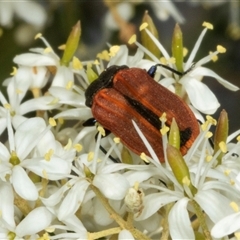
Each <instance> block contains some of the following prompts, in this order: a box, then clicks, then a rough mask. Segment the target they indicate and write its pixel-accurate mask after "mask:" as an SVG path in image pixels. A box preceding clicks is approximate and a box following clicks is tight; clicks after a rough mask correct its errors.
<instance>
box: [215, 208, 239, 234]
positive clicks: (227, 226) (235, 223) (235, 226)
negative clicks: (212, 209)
mask: <svg viewBox="0 0 240 240" xmlns="http://www.w3.org/2000/svg"><path fill="white" fill-rule="evenodd" d="M239 229H240V212H237V213H234V214H231V215H229V216H227V217H225V218H223V219H222V220H220V221H219V222H217V223H216V224H215V226H214V227H213V228H212V230H211V234H212V236H213V237H215V238H223V237H227V235H229V234H231V233H233V232H235V231H237V230H239Z"/></svg>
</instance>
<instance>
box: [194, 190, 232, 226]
mask: <svg viewBox="0 0 240 240" xmlns="http://www.w3.org/2000/svg"><path fill="white" fill-rule="evenodd" d="M194 199H195V201H196V202H197V203H198V204H199V205H200V206H201V208H202V209H203V211H204V212H205V213H206V214H207V216H208V217H209V218H210V219H211V220H212V221H213V222H214V223H216V222H218V221H219V220H220V219H222V218H223V217H225V216H227V215H229V214H231V213H233V209H232V208H231V207H230V200H229V199H228V198H226V197H225V196H223V195H222V194H220V193H218V192H216V191H214V190H210V189H208V190H207V191H204V190H200V191H198V193H197V194H196V195H195V196H194ZM222 206H224V207H222Z"/></svg>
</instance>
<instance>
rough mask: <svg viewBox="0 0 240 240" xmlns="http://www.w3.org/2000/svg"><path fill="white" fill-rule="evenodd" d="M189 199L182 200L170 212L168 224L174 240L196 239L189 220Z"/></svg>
mask: <svg viewBox="0 0 240 240" xmlns="http://www.w3.org/2000/svg"><path fill="white" fill-rule="evenodd" d="M188 201H189V199H187V198H182V199H181V200H179V201H178V202H177V203H176V204H174V206H173V207H172V209H171V211H170V212H169V217H168V222H169V230H170V235H171V237H172V239H195V236H194V232H193V229H192V226H191V222H190V219H189V215H188V211H187V209H186V208H187V204H188Z"/></svg>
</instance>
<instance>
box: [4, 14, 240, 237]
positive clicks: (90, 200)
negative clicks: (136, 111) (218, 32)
mask: <svg viewBox="0 0 240 240" xmlns="http://www.w3.org/2000/svg"><path fill="white" fill-rule="evenodd" d="M151 24H152V21H150V20H149V18H148V17H147V16H146V22H144V23H143V25H142V26H141V27H140V30H141V32H142V36H143V38H144V39H145V43H147V44H144V45H141V44H140V43H139V42H137V41H136V38H135V37H134V36H133V37H132V38H131V39H130V40H129V43H131V44H133V43H134V44H136V45H137V46H138V50H137V52H136V53H135V55H134V56H130V55H129V54H128V49H127V47H126V46H125V45H122V46H109V51H103V52H101V53H99V54H98V55H97V60H92V61H86V62H84V61H80V60H79V59H78V58H77V57H75V56H74V54H75V51H76V48H77V45H78V42H79V38H80V32H81V29H80V23H79V22H78V23H77V24H76V25H75V26H74V27H73V30H72V32H71V33H70V35H69V38H68V40H67V42H66V45H64V46H62V49H64V54H63V56H62V57H61V58H59V57H58V56H57V54H56V53H55V52H54V50H53V48H52V47H51V46H50V45H49V43H48V42H47V41H46V39H45V38H44V37H42V36H41V35H40V34H39V35H37V36H36V39H41V40H42V41H43V42H44V44H45V45H46V48H34V49H31V51H30V53H24V54H20V55H18V56H16V57H15V58H14V60H13V61H14V63H15V64H17V65H18V67H17V68H14V71H13V73H12V76H11V77H10V78H8V79H6V80H5V81H4V86H6V88H7V97H5V96H4V94H3V93H1V92H0V103H1V107H0V116H1V117H0V122H1V124H0V133H1V134H2V141H1V142H0V169H1V171H0V196H1V199H0V212H1V219H0V238H1V239H99V238H102V237H105V238H107V239H110V238H112V237H116V238H118V239H155V238H161V239H168V237H171V238H172V239H196V238H199V239H200V238H202V239H203V238H204V239H218V238H221V237H226V236H230V235H232V236H233V235H234V234H235V237H236V238H239V234H240V232H239V231H240V224H239V222H240V221H239V218H240V215H239V210H238V206H239V204H240V194H239V191H240V175H239V170H240V164H239V154H240V148H239V142H238V143H231V141H232V140H233V139H234V138H236V137H237V136H238V134H239V133H240V131H237V132H235V133H233V134H232V135H230V136H228V118H227V113H226V112H225V111H224V110H223V111H222V113H221V115H220V117H219V120H218V123H217V127H216V131H215V134H214V142H213V145H212V144H211V139H210V138H211V136H212V134H211V132H210V127H212V126H214V125H216V120H214V119H213V118H211V117H210V116H207V118H206V120H204V118H203V117H202V115H201V113H206V114H212V113H214V112H215V111H216V110H217V108H218V107H219V106H220V104H219V103H218V101H217V99H216V97H215V95H214V94H213V93H212V92H211V90H210V89H209V88H208V87H207V86H206V85H205V84H203V83H202V82H201V79H202V78H203V77H204V76H210V77H213V78H215V79H216V80H217V81H218V82H219V83H220V84H222V85H223V86H225V87H226V88H228V89H230V90H232V91H236V90H238V87H236V86H234V85H233V84H231V83H229V82H227V81H226V80H224V79H223V78H221V77H220V76H219V75H217V74H216V73H215V72H213V71H212V70H210V69H208V68H206V67H203V65H204V64H205V63H207V62H209V61H211V60H213V59H215V60H216V57H217V55H218V54H219V53H223V52H224V51H225V49H224V48H223V47H221V46H218V47H217V50H216V51H214V52H212V53H210V54H209V55H208V56H206V57H204V58H202V59H201V60H198V61H196V62H195V63H194V62H193V61H194V58H195V55H196V53H197V51H198V49H199V47H200V44H201V41H202V39H203V37H204V35H205V34H206V32H207V30H208V29H209V28H212V25H210V24H208V23H204V24H203V26H204V30H203V31H202V33H201V34H200V36H199V39H198V40H197V42H196V44H195V46H194V48H193V50H192V51H191V53H190V55H189V57H188V60H187V61H186V62H184V61H183V58H184V56H183V52H184V48H183V43H182V37H181V34H182V33H181V30H180V28H179V27H178V26H177V27H176V28H175V30H174V34H173V47H172V48H173V51H172V54H169V53H168V52H167V51H166V50H165V48H164V47H163V46H162V45H161V43H160V42H159V41H158V39H157V38H156V37H155V36H154V34H153V33H152V32H151V30H149V29H151V28H149V26H150V25H151ZM149 41H151V42H153V43H154V44H155V47H157V49H158V50H159V53H160V54H161V57H156V56H155V55H154V53H153V52H152V51H151V48H148V46H149V44H148V43H149ZM143 42H144V41H143ZM150 46H152V44H150ZM106 62H107V67H110V66H112V65H119V66H121V65H128V66H129V67H137V68H142V69H149V68H150V66H153V65H156V64H160V65H161V66H163V67H159V68H158V69H157V73H156V76H155V78H156V81H157V82H158V83H159V84H161V85H163V86H165V87H166V88H168V89H170V90H171V91H173V92H174V93H176V94H177V95H179V96H180V97H181V98H182V99H184V101H186V102H187V103H188V104H189V106H190V107H191V109H192V110H193V112H194V114H195V116H196V117H197V118H198V119H200V120H201V121H202V124H201V126H199V128H200V130H199V131H200V133H199V135H198V136H197V138H196V140H195V141H194V143H193V144H192V146H191V148H190V149H189V151H188V152H187V154H186V155H185V156H182V154H181V152H180V151H179V147H177V145H180V136H179V130H178V127H177V125H176V122H175V121H174V120H173V121H172V124H171V126H168V127H170V133H169V134H168V135H167V134H166V133H167V130H166V131H161V133H162V145H163V149H164V150H163V151H164V153H165V155H164V156H165V159H164V161H165V162H164V163H161V162H160V161H159V159H158V156H157V155H156V154H155V153H154V151H153V149H152V147H151V145H150V144H149V142H148V140H147V139H146V138H145V136H144V134H142V132H141V130H140V128H139V126H138V125H137V124H136V123H135V122H134V121H133V124H132V126H129V128H131V129H132V130H133V131H137V133H138V134H139V138H141V140H142V141H143V143H144V145H145V146H146V148H147V149H148V151H149V153H150V155H151V157H149V156H146V155H145V154H141V156H138V155H136V154H134V153H133V152H131V151H129V150H128V149H126V147H124V145H122V144H121V143H120V141H119V140H121V139H119V138H117V137H116V136H115V137H114V136H113V135H109V136H107V137H105V138H103V136H104V135H105V134H106V133H105V131H104V129H103V128H102V127H101V126H100V125H99V124H97V125H96V126H95V125H94V126H90V127H83V123H84V122H85V123H86V122H87V120H88V119H90V118H92V112H91V109H90V108H88V107H87V106H86V105H85V100H86V98H85V90H86V89H87V88H88V86H89V84H90V83H91V82H93V81H94V80H96V79H97V78H98V76H99V75H100V74H101V72H102V71H103V70H104V69H105V64H106ZM166 66H167V68H166ZM169 67H171V69H170V68H169ZM149 94H151V93H149ZM29 95H30V96H31V97H30V96H29ZM106 117H109V116H106ZM159 117H161V118H160V120H159V121H161V123H162V129H164V128H165V127H166V125H165V122H166V118H168V113H166V115H165V114H163V116H159ZM189 127H191V126H189ZM162 129H161V130H162ZM4 133H6V135H7V138H6V139H5V140H3V139H4ZM125 134H128V132H126V133H125ZM160 143H161V140H160ZM103 148H104V149H105V150H104V151H102V149H103ZM114 160H116V161H115V162H117V163H115V162H114ZM146 163H147V164H146Z"/></svg>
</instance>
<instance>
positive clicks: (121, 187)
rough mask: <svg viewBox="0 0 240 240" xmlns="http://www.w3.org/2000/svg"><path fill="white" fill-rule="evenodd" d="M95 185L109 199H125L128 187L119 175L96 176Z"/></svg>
mask: <svg viewBox="0 0 240 240" xmlns="http://www.w3.org/2000/svg"><path fill="white" fill-rule="evenodd" d="M93 185H95V186H96V187H97V188H98V189H99V190H100V191H101V192H102V193H103V194H104V195H105V197H107V198H109V199H115V200H121V199H123V198H124V197H125V195H126V193H127V191H128V189H129V187H130V185H129V183H128V181H127V180H126V178H125V177H123V176H122V175H121V174H119V173H112V174H97V175H96V176H95V177H94V180H93Z"/></svg>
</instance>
